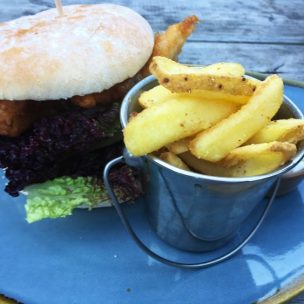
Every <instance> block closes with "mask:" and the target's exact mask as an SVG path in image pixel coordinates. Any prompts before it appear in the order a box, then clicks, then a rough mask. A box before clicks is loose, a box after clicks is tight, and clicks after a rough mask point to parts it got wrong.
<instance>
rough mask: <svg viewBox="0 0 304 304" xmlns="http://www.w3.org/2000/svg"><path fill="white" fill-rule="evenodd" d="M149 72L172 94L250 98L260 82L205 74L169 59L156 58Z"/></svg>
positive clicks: (221, 74) (242, 77) (232, 75)
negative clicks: (211, 93)
mask: <svg viewBox="0 0 304 304" xmlns="http://www.w3.org/2000/svg"><path fill="white" fill-rule="evenodd" d="M150 72H151V73H152V74H153V75H154V76H155V77H156V78H157V79H158V81H159V83H160V84H161V85H163V86H164V87H166V88H167V89H169V90H170V91H171V92H173V93H181V92H192V91H193V90H207V91H215V92H222V93H225V94H229V95H236V96H251V95H252V94H253V92H254V91H255V90H256V88H257V86H258V85H259V83H260V81H258V80H255V79H248V78H245V77H244V76H239V75H237V76H235V75H234V74H232V73H226V74H223V73H221V72H219V73H218V72H208V71H207V72H205V71H204V70H202V69H196V68H189V67H186V66H184V65H181V64H179V63H177V62H175V61H173V60H171V59H168V58H165V57H159V56H156V57H154V58H153V60H152V62H151V65H150Z"/></svg>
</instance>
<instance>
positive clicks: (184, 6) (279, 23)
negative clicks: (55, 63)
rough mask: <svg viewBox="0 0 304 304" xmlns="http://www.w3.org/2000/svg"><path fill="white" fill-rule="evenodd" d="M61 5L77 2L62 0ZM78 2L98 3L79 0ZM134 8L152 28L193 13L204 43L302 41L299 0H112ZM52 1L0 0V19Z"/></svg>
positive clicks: (197, 37) (302, 5)
mask: <svg viewBox="0 0 304 304" xmlns="http://www.w3.org/2000/svg"><path fill="white" fill-rule="evenodd" d="M62 2H63V3H64V4H71V3H79V1H77V0H62ZM80 2H81V3H98V2H103V1H100V0H99V1H98V0H82V1H80ZM109 2H112V3H118V4H124V5H127V6H129V7H132V8H133V9H135V10H137V11H138V12H139V13H140V14H142V15H143V16H144V17H146V18H147V20H148V21H149V22H150V23H151V25H152V27H153V29H154V30H155V31H160V30H163V29H164V28H165V27H166V26H167V25H168V24H171V23H174V22H178V21H179V20H181V19H182V18H184V17H185V16H188V15H192V14H196V15H197V16H198V17H199V18H200V19H201V24H200V25H199V27H198V30H197V31H196V32H195V34H194V35H193V37H192V38H191V39H192V40H199V41H208V42H211V41H213V42H219V41H220V42H233V41H235V42H254V43H257V42H259V43H283V44H304V35H303V34H304V30H303V29H304V1H303V0H293V1H286V0H255V1H247V0H237V1H229V2H228V1H225V0H213V1H176V0H167V1H166V2H165V4H164V2H163V1H161V0H155V1H151V0H149V1H147V0H146V1H137V0H114V1H109ZM53 3H54V1H53V0H35V1H33V0H20V1H18V0H1V4H0V7H1V10H0V21H5V20H9V19H12V18H16V17H19V16H22V15H29V14H32V13H35V12H38V11H40V10H44V9H47V8H50V7H53V6H54V5H53Z"/></svg>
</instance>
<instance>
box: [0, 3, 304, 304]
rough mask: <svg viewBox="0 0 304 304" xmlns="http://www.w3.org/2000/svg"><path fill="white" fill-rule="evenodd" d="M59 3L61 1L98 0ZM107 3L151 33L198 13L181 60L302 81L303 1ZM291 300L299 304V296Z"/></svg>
mask: <svg viewBox="0 0 304 304" xmlns="http://www.w3.org/2000/svg"><path fill="white" fill-rule="evenodd" d="M62 1H63V3H64V4H71V3H77V2H78V3H79V2H83V3H96V2H101V1H98V0H95V1H94V0H93V1H86V0H82V1H75V0H62ZM108 2H112V3H118V4H124V5H127V6H129V7H131V8H133V9H135V10H137V11H138V12H139V13H140V14H142V15H143V16H144V17H145V18H146V19H147V20H148V21H149V22H150V24H151V25H152V27H153V29H154V30H155V31H162V30H164V29H165V28H166V26H168V25H169V24H172V23H175V22H178V21H180V20H181V19H182V18H184V17H186V16H188V15H192V14H195V15H197V16H198V17H199V18H200V19H201V23H200V24H199V25H198V27H197V30H196V31H195V33H194V34H193V35H192V36H191V38H190V39H189V41H188V43H187V44H186V45H185V47H184V49H183V52H182V54H181V56H180V61H182V62H189V63H199V64H209V63H213V62H218V61H235V62H239V63H241V64H243V65H244V66H245V67H246V69H248V70H254V71H256V72H262V73H278V74H280V75H281V76H282V77H284V78H290V79H296V80H301V81H304V1H303V0H289V1H287V0H255V1H246V0H235V1H225V0H213V1H199V0H192V1H185V0H184V1H176V0H166V1H160V0H154V1H148V0H141V1H136V0H121V1H108ZM53 6H54V4H53V1H52V0H1V2H0V21H6V20H10V19H13V18H17V17H19V16H22V15H30V14H33V13H35V12H38V11H41V10H45V9H47V8H50V7H53ZM1 301H2V300H1V299H0V303H1ZM274 303H277V301H275V302H274ZM291 303H293V304H295V303H304V296H302V297H298V298H297V299H294V300H292V301H291Z"/></svg>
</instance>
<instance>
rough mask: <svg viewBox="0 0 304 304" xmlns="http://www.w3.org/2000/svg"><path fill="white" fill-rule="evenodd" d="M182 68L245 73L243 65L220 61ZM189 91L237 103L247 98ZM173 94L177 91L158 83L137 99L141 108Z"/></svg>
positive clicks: (222, 73) (163, 100)
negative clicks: (198, 66) (202, 65)
mask: <svg viewBox="0 0 304 304" xmlns="http://www.w3.org/2000/svg"><path fill="white" fill-rule="evenodd" d="M173 62H174V61H173ZM182 68H183V69H184V68H185V70H186V71H189V72H191V71H193V72H194V73H197V72H199V73H200V72H202V71H203V72H205V73H212V74H214V75H230V76H243V75H244V73H245V69H244V67H243V66H242V65H240V64H238V63H225V62H220V63H215V64H211V65H208V66H206V67H203V68H194V67H187V66H183V65H182ZM191 93H192V94H195V95H196V96H197V97H201V98H202V99H209V100H227V101H233V102H237V103H246V102H247V101H248V99H249V96H238V98H236V96H233V95H227V94H224V93H222V92H210V91H204V90H201V91H200V90H197V91H193V92H191ZM184 94H187V93H184ZM188 94H189V93H188ZM175 96H178V93H171V91H170V90H168V89H166V88H165V87H164V86H161V85H159V86H156V87H154V88H152V89H151V90H149V91H146V92H143V93H142V94H141V95H140V97H139V99H138V101H139V103H140V105H141V106H142V107H143V108H148V107H151V106H153V105H156V104H159V103H162V102H165V101H166V100H167V99H168V98H172V97H175Z"/></svg>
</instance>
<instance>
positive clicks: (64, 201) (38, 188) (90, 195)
mask: <svg viewBox="0 0 304 304" xmlns="http://www.w3.org/2000/svg"><path fill="white" fill-rule="evenodd" d="M24 194H25V195H26V196H27V202H26V205H25V210H26V220H27V221H28V222H29V223H33V222H36V221H39V220H42V219H45V218H59V217H65V216H68V215H71V214H72V211H73V209H75V208H77V207H80V206H82V205H86V206H87V207H88V208H89V209H91V208H93V207H96V206H99V205H100V203H102V202H109V198H108V196H107V194H106V190H105V188H104V186H103V185H102V183H101V182H100V181H98V180H97V179H96V178H92V177H78V178H75V179H73V178H71V177H60V178H56V179H54V180H51V181H47V182H44V183H41V184H34V185H31V186H28V187H26V188H25V190H24Z"/></svg>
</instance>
